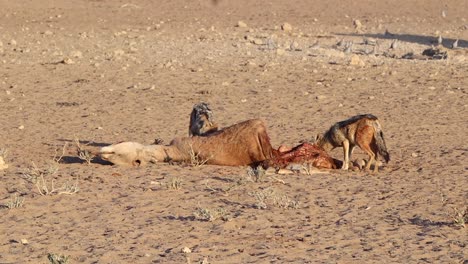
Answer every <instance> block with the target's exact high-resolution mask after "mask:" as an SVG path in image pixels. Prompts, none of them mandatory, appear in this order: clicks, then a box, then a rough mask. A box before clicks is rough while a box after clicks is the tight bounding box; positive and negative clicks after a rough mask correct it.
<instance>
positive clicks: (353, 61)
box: [349, 54, 366, 67]
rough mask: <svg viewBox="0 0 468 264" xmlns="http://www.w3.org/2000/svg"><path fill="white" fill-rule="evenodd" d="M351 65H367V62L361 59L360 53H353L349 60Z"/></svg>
mask: <svg viewBox="0 0 468 264" xmlns="http://www.w3.org/2000/svg"><path fill="white" fill-rule="evenodd" d="M349 65H353V66H361V67H363V66H365V65H366V64H365V63H364V61H362V60H361V58H359V56H358V55H356V54H355V55H353V56H351V60H350V61H349Z"/></svg>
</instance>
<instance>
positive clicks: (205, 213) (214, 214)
mask: <svg viewBox="0 0 468 264" xmlns="http://www.w3.org/2000/svg"><path fill="white" fill-rule="evenodd" d="M193 215H194V216H195V218H196V219H197V220H200V221H208V222H213V221H216V220H218V219H221V220H223V221H228V220H229V219H230V216H229V214H228V212H227V211H226V209H224V208H222V207H218V208H214V209H208V208H202V207H197V209H196V210H195V212H193Z"/></svg>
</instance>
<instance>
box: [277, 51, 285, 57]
mask: <svg viewBox="0 0 468 264" xmlns="http://www.w3.org/2000/svg"><path fill="white" fill-rule="evenodd" d="M285 53H286V51H285V50H284V49H276V54H277V55H280V56H281V55H284V54H285Z"/></svg>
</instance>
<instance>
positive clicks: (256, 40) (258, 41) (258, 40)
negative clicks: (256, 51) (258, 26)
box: [252, 38, 264, 45]
mask: <svg viewBox="0 0 468 264" xmlns="http://www.w3.org/2000/svg"><path fill="white" fill-rule="evenodd" d="M252 43H253V44H255V45H263V44H264V43H263V40H261V39H259V38H256V39H253V41H252Z"/></svg>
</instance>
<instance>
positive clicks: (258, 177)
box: [247, 166, 265, 182]
mask: <svg viewBox="0 0 468 264" xmlns="http://www.w3.org/2000/svg"><path fill="white" fill-rule="evenodd" d="M247 176H249V177H250V178H252V179H254V181H255V182H261V181H263V179H264V176H265V170H264V169H263V168H262V167H261V166H257V167H255V168H252V167H248V168H247Z"/></svg>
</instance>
